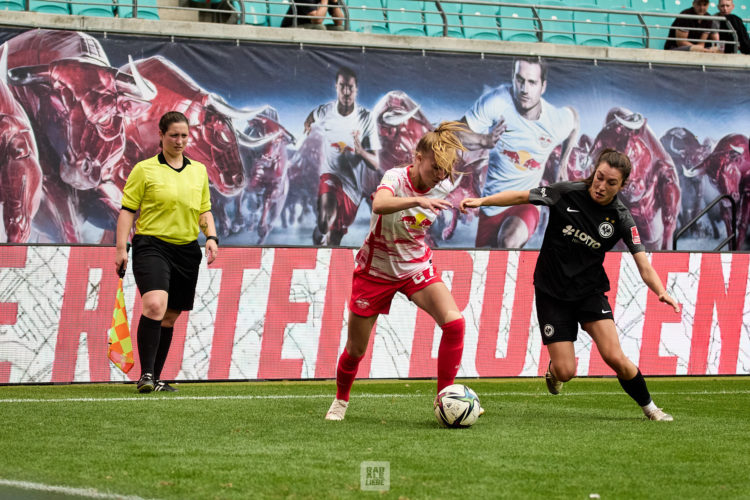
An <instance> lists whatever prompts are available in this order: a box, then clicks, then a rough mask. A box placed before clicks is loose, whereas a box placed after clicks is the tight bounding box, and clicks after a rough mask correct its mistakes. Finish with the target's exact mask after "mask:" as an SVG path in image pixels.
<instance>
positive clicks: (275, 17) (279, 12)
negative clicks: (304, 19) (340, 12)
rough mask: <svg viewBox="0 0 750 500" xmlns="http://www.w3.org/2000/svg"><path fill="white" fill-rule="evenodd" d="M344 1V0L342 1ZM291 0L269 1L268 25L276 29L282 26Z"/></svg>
mask: <svg viewBox="0 0 750 500" xmlns="http://www.w3.org/2000/svg"><path fill="white" fill-rule="evenodd" d="M342 1H343V0H342ZM289 2H290V0H269V1H268V25H269V26H272V27H274V28H278V27H280V26H281V22H282V21H283V20H284V16H286V13H287V11H288V10H289Z"/></svg>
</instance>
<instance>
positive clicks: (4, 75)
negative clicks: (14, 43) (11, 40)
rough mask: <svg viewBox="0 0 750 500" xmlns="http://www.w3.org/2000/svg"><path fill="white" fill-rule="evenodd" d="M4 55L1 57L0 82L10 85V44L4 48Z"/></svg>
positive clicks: (6, 44) (4, 45)
mask: <svg viewBox="0 0 750 500" xmlns="http://www.w3.org/2000/svg"><path fill="white" fill-rule="evenodd" d="M2 50H3V55H2V56H0V81H1V82H3V83H4V84H5V85H8V42H5V43H4V44H3V46H2Z"/></svg>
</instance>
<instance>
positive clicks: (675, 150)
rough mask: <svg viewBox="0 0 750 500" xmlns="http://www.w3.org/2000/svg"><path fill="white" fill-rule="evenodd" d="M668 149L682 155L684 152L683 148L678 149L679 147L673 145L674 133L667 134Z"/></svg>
mask: <svg viewBox="0 0 750 500" xmlns="http://www.w3.org/2000/svg"><path fill="white" fill-rule="evenodd" d="M669 149H670V150H671V151H674V152H675V153H677V154H678V155H680V156H682V155H683V154H685V148H682V149H680V148H679V147H677V146H676V145H675V136H674V135H670V136H669Z"/></svg>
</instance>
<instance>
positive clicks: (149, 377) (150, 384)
mask: <svg viewBox="0 0 750 500" xmlns="http://www.w3.org/2000/svg"><path fill="white" fill-rule="evenodd" d="M136 387H137V388H138V392H140V393H141V394H146V393H149V392H151V391H153V390H154V375H153V374H151V373H148V372H146V373H144V374H143V375H141V378H139V379H138V384H137V385H136Z"/></svg>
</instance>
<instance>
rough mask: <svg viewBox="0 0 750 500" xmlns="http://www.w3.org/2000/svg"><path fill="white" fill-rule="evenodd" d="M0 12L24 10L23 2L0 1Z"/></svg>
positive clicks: (16, 0)
mask: <svg viewBox="0 0 750 500" xmlns="http://www.w3.org/2000/svg"><path fill="white" fill-rule="evenodd" d="M0 10H26V5H24V2H23V0H6V1H0Z"/></svg>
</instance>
